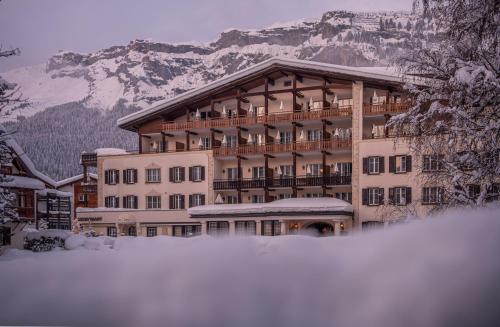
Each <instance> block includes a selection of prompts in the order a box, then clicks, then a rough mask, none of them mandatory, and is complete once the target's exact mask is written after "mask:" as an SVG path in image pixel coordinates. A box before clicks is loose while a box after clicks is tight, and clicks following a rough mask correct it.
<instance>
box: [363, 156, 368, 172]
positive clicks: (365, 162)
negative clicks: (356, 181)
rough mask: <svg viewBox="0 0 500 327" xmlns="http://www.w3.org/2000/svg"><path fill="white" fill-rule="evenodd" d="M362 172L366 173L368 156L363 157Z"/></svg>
mask: <svg viewBox="0 0 500 327" xmlns="http://www.w3.org/2000/svg"><path fill="white" fill-rule="evenodd" d="M363 174H368V158H363Z"/></svg>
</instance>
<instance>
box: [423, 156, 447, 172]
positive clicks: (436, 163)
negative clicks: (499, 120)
mask: <svg viewBox="0 0 500 327" xmlns="http://www.w3.org/2000/svg"><path fill="white" fill-rule="evenodd" d="M443 160H444V156H443V155H425V156H423V161H424V162H423V165H422V166H423V171H439V170H443Z"/></svg>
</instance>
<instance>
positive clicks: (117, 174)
mask: <svg viewBox="0 0 500 327" xmlns="http://www.w3.org/2000/svg"><path fill="white" fill-rule="evenodd" d="M115 175H116V184H120V171H119V170H115Z"/></svg>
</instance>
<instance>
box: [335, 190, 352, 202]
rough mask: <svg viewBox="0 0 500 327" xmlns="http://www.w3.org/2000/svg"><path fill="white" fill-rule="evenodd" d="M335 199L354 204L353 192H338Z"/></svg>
mask: <svg viewBox="0 0 500 327" xmlns="http://www.w3.org/2000/svg"><path fill="white" fill-rule="evenodd" d="M335 198H337V199H340V200H344V201H346V202H349V203H352V193H351V192H336V193H335Z"/></svg>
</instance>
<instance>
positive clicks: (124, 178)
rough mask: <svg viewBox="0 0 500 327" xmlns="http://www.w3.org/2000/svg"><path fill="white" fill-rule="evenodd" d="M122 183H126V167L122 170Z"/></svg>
mask: <svg viewBox="0 0 500 327" xmlns="http://www.w3.org/2000/svg"><path fill="white" fill-rule="evenodd" d="M123 183H125V184H128V179H127V169H124V170H123Z"/></svg>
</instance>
